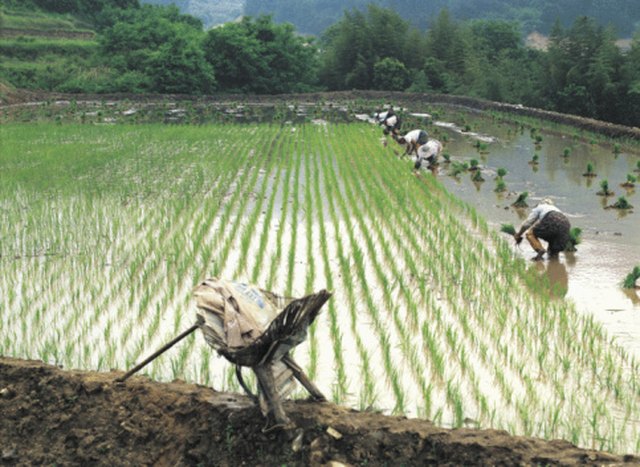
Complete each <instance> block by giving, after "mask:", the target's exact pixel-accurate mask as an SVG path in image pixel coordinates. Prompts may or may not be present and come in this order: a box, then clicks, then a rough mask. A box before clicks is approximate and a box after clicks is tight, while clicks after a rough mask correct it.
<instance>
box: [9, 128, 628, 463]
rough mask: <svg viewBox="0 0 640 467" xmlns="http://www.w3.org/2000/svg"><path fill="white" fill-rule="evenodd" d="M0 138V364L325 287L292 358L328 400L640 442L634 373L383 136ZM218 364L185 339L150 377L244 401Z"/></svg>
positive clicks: (105, 349)
mask: <svg viewBox="0 0 640 467" xmlns="http://www.w3.org/2000/svg"><path fill="white" fill-rule="evenodd" d="M0 132H2V134H1V136H2V137H3V141H7V142H8V143H7V144H8V145H7V146H6V148H8V149H9V151H10V152H11V153H12V154H13V153H14V152H15V153H16V154H22V155H23V157H13V156H12V157H4V152H5V150H4V149H3V159H2V160H0V164H1V167H0V168H1V169H2V172H3V173H6V174H9V175H8V176H7V183H4V181H5V180H4V179H3V183H2V184H1V186H0V192H1V193H2V195H3V196H2V197H1V198H0V200H2V201H0V203H2V204H1V206H2V208H3V210H2V214H1V215H2V219H1V220H2V223H1V226H0V239H2V242H1V243H0V253H1V254H2V257H0V262H1V264H2V270H3V274H2V275H0V311H1V312H0V325H1V328H0V353H2V354H9V355H16V356H22V357H33V358H44V359H46V360H48V361H55V362H58V363H61V364H63V365H66V366H75V367H83V368H102V369H106V368H111V367H118V368H121V369H124V367H126V366H129V365H130V364H132V363H133V361H135V360H138V359H139V358H140V357H141V356H143V355H146V354H148V353H150V352H151V351H152V350H155V348H157V347H158V346H159V345H160V344H161V343H163V342H166V341H167V340H169V339H170V338H171V337H173V336H174V335H175V334H176V333H177V332H179V331H180V330H181V329H182V328H184V327H185V326H186V325H187V324H191V320H192V319H193V314H192V313H193V301H192V298H191V290H192V287H193V286H194V285H195V284H196V283H197V282H198V281H200V280H202V279H204V278H205V277H207V276H212V275H221V276H224V277H229V278H235V279H238V280H242V281H247V282H254V283H257V284H258V285H260V286H263V287H265V288H271V289H273V290H274V291H276V292H279V293H285V294H290V295H294V296H300V295H303V294H304V293H307V292H311V291H314V290H317V289H319V288H323V287H326V288H328V289H331V290H333V291H334V292H335V295H334V298H332V299H331V300H330V301H329V303H328V304H327V305H326V309H325V311H324V313H323V314H321V315H320V317H319V319H318V320H317V321H316V323H315V324H314V325H313V326H312V327H311V328H310V332H309V341H308V343H307V344H305V345H303V346H300V347H299V348H298V349H297V350H296V355H295V358H296V359H297V360H298V361H299V362H300V363H302V364H303V366H304V367H305V368H306V369H307V372H308V374H309V375H310V376H311V377H312V378H313V379H314V380H315V381H316V382H317V383H318V385H319V386H320V387H321V389H322V390H323V391H325V392H326V393H327V394H330V395H331V397H332V398H333V400H334V401H336V402H339V403H345V404H350V405H353V406H355V407H360V408H363V409H364V408H379V409H383V410H386V411H390V412H397V413H407V414H411V415H421V416H425V417H428V418H431V419H433V420H435V421H436V422H438V423H443V424H448V425H452V426H461V425H463V424H466V423H471V424H474V425H476V426H482V427H488V426H492V427H498V428H505V429H508V430H510V431H512V432H513V433H518V434H534V435H541V436H546V437H564V438H567V439H570V440H572V441H575V442H577V443H579V444H581V445H585V446H595V447H604V448H606V449H610V450H616V451H622V450H624V451H630V450H639V448H640V446H638V445H637V440H638V424H637V422H635V421H634V420H637V419H638V415H639V412H640V409H639V407H638V398H637V395H638V383H637V382H636V381H637V376H638V371H639V365H638V363H637V362H636V361H635V360H633V359H632V358H631V357H629V356H628V355H626V354H625V352H624V351H622V350H621V349H620V348H618V347H616V346H615V345H614V344H613V343H612V342H611V339H610V338H609V337H608V336H607V335H606V334H605V333H604V331H603V330H602V329H601V327H600V326H598V325H597V324H596V323H595V322H594V320H593V319H588V318H581V317H580V316H578V314H577V313H576V312H575V310H573V308H572V306H571V305H569V304H566V303H564V302H562V301H559V300H557V299H554V298H551V297H550V295H548V294H545V293H544V290H545V286H544V284H540V283H539V280H538V279H537V278H536V277H537V276H536V275H534V274H530V273H529V272H528V271H527V267H526V265H525V263H524V262H523V261H520V260H517V259H515V258H514V256H513V253H512V251H511V249H510V248H509V247H508V245H507V244H506V243H505V242H504V241H502V239H500V238H499V235H498V234H497V233H495V232H490V231H489V228H488V225H487V223H486V221H485V220H484V219H482V218H480V217H479V216H478V214H477V212H475V211H474V210H473V209H471V208H469V207H468V206H466V205H465V204H464V203H462V202H460V201H459V200H457V199H455V198H453V197H452V196H451V195H449V194H448V193H447V192H446V191H445V190H444V189H443V187H442V185H441V184H440V183H439V182H438V181H437V179H436V178H435V177H433V176H432V175H430V174H421V175H420V176H419V177H416V176H414V175H413V174H412V173H411V171H410V170H409V165H408V163H407V162H406V161H401V160H399V159H397V158H396V157H394V156H393V153H392V149H391V148H386V149H385V148H383V147H381V146H380V145H379V144H378V139H377V135H378V133H377V130H376V129H374V128H371V127H369V126H367V125H360V124H357V125H335V124H329V125H322V126H320V125H303V126H300V127H295V129H294V128H292V127H289V126H282V127H281V126H268V125H247V126H239V125H227V126H217V125H213V126H210V127H188V126H180V127H160V126H157V127H156V126H144V127H133V126H113V127H89V126H67V125H61V126H46V125H43V126H30V125H27V126H20V125H7V126H4V127H3V128H2V129H0ZM25 132H28V133H29V134H30V138H26V137H25ZM50 146H52V147H55V146H62V147H63V148H64V149H60V151H55V150H53V149H51V147H50ZM78 153H79V154H83V153H85V154H86V157H79V156H78V155H77V154H78ZM74 154H75V155H74ZM58 163H59V164H60V166H61V167H60V168H59V169H58V168H57V164H58ZM43 170H44V171H45V172H46V171H49V172H50V175H49V177H48V178H47V177H46V176H45V175H44V174H43V173H42V171H43ZM65 174H71V175H65ZM53 253H55V254H53ZM535 288H537V289H539V291H538V292H536V291H535V290H533V289H535ZM540 291H542V293H540ZM71 336H73V337H72V338H71ZM212 358H213V352H211V351H210V349H209V348H208V347H207V346H206V345H205V344H204V342H203V341H202V339H201V338H200V337H197V336H194V337H192V338H191V339H189V340H187V341H186V342H184V343H183V344H181V346H179V347H178V348H176V349H172V350H171V351H170V352H168V353H167V354H166V355H164V356H163V357H161V358H159V359H158V360H156V361H155V362H154V363H153V364H152V365H151V366H150V367H149V369H148V370H147V372H148V374H150V375H151V376H153V377H155V378H158V379H170V378H174V377H180V378H184V379H186V380H189V381H196V382H200V383H203V384H211V385H213V386H214V387H216V388H217V389H237V384H236V383H235V381H234V376H233V373H232V372H231V371H230V368H229V365H228V364H227V363H226V362H225V361H224V360H222V359H217V360H212ZM585 387H588V388H589V390H585V389H584V388H585Z"/></svg>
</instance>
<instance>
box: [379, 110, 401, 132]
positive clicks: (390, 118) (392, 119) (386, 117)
mask: <svg viewBox="0 0 640 467" xmlns="http://www.w3.org/2000/svg"><path fill="white" fill-rule="evenodd" d="M375 117H376V119H377V120H378V124H379V125H381V126H382V127H383V129H382V132H383V133H384V134H385V135H388V134H389V133H391V134H396V133H397V132H398V131H400V125H401V123H400V118H399V117H398V116H397V115H396V113H395V112H394V111H393V107H389V110H387V111H386V112H380V113H377V114H375Z"/></svg>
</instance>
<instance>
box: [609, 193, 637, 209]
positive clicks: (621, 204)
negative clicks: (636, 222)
mask: <svg viewBox="0 0 640 467" xmlns="http://www.w3.org/2000/svg"><path fill="white" fill-rule="evenodd" d="M610 207H611V208H614V209H622V210H627V209H633V206H632V205H631V204H630V203H629V201H627V198H625V197H624V196H620V197H619V198H618V201H616V202H615V203H613V204H612V205H611V206H610Z"/></svg>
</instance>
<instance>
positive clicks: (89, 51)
mask: <svg viewBox="0 0 640 467" xmlns="http://www.w3.org/2000/svg"><path fill="white" fill-rule="evenodd" d="M1 15H2V16H1V24H2V29H3V31H4V33H3V35H2V37H0V61H2V67H1V68H0V80H3V81H5V82H6V83H10V84H12V85H13V86H15V87H19V88H24V89H51V90H55V89H58V86H60V85H61V84H62V83H64V82H65V81H68V80H69V79H70V78H73V77H74V76H76V75H79V74H82V73H86V72H87V71H88V70H89V69H90V68H91V57H92V55H93V54H94V52H95V50H96V47H97V42H96V41H95V39H94V32H93V30H92V29H91V25H89V24H87V23H85V22H83V21H81V20H79V19H77V18H75V17H73V16H71V15H60V14H53V13H44V12H39V11H28V10H15V9H8V8H7V7H2V10H1Z"/></svg>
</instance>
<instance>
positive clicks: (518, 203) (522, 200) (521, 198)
mask: <svg viewBox="0 0 640 467" xmlns="http://www.w3.org/2000/svg"><path fill="white" fill-rule="evenodd" d="M528 196H529V192H527V191H523V192H522V193H520V194H519V195H518V198H517V199H516V200H515V201H514V202H513V203H511V206H513V207H514V208H526V207H528V206H529V205H528V204H527V197H528Z"/></svg>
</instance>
